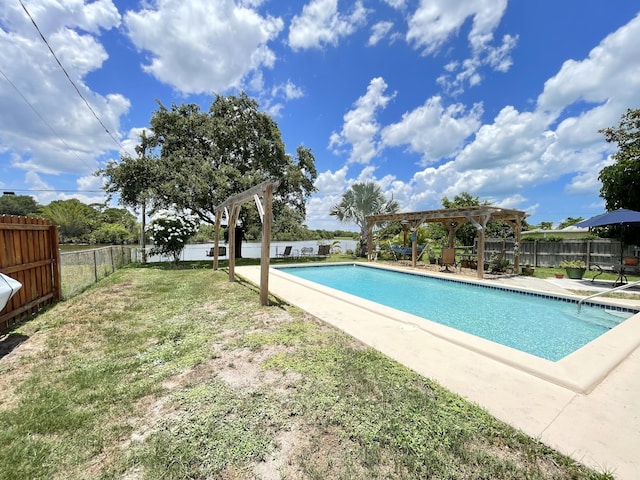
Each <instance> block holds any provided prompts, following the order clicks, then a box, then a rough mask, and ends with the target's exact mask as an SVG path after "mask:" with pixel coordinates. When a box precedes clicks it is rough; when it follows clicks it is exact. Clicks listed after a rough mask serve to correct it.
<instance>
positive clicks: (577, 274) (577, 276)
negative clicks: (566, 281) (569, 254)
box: [560, 260, 587, 280]
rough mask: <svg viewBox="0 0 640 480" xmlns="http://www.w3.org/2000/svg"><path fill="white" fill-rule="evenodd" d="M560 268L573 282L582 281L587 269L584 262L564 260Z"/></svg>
mask: <svg viewBox="0 0 640 480" xmlns="http://www.w3.org/2000/svg"><path fill="white" fill-rule="evenodd" d="M560 267H561V268H564V270H565V271H566V272H567V277H568V278H571V279H573V280H582V277H583V276H584V272H586V271H587V267H586V265H585V263H584V262H583V261H582V260H563V261H562V262H561V263H560Z"/></svg>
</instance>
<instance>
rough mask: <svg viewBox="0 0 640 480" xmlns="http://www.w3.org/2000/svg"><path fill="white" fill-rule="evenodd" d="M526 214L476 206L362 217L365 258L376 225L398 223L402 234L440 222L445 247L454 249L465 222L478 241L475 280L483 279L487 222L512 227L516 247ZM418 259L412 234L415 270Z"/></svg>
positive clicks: (370, 257) (516, 259)
mask: <svg viewBox="0 0 640 480" xmlns="http://www.w3.org/2000/svg"><path fill="white" fill-rule="evenodd" d="M525 217H526V213H525V212H523V211H520V210H510V209H506V208H499V207H490V206H478V207H463V208H447V209H443V210H425V211H422V212H406V213H388V214H382V215H369V216H367V217H365V220H366V222H367V229H368V245H367V249H368V259H369V261H371V259H372V253H373V228H374V226H375V225H376V224H377V223H380V222H400V223H401V224H402V228H403V229H404V231H405V233H406V232H408V231H410V232H415V231H416V229H417V228H418V227H419V226H420V225H422V224H423V223H430V222H440V223H442V224H443V225H444V226H445V227H446V229H447V231H448V232H449V238H448V247H449V248H454V236H455V233H456V231H457V230H458V229H459V228H460V227H461V226H462V225H464V224H465V223H467V222H470V223H472V224H473V225H474V226H475V227H476V229H477V238H478V278H483V277H484V268H483V266H484V238H485V230H486V228H487V223H488V222H489V221H490V220H493V221H503V222H505V223H507V224H509V225H510V226H511V228H513V231H514V233H515V241H516V244H517V245H519V244H520V233H521V231H522V220H524V218H525ZM417 256H418V242H417V239H416V236H415V235H412V236H411V265H412V266H413V268H415V267H416V262H417ZM514 266H515V269H516V271H518V267H519V257H518V255H516V256H515V259H514Z"/></svg>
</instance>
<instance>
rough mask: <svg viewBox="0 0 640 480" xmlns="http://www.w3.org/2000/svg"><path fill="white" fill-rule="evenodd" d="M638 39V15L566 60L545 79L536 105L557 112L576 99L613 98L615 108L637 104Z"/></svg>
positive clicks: (639, 80) (639, 81)
mask: <svg viewBox="0 0 640 480" xmlns="http://www.w3.org/2000/svg"><path fill="white" fill-rule="evenodd" d="M638 38H640V15H638V16H636V17H635V18H634V19H633V20H631V21H630V22H629V23H628V24H626V25H624V26H623V27H621V28H619V29H618V30H617V31H615V32H613V33H611V34H610V35H608V36H607V37H606V38H605V39H604V40H603V41H602V42H601V43H600V45H598V46H597V47H595V48H594V49H592V50H591V52H589V56H588V57H587V58H586V59H584V60H582V61H576V60H567V61H566V62H565V63H564V64H563V65H562V68H561V69H560V71H559V72H558V73H557V74H556V75H554V76H553V77H551V78H550V79H549V80H547V81H546V83H545V85H544V91H543V92H542V93H541V94H540V96H539V97H538V108H540V109H543V110H549V111H552V112H559V111H561V110H562V109H564V108H566V107H567V106H568V105H571V104H573V103H574V102H577V101H584V102H591V103H604V102H610V101H612V100H613V101H614V102H615V103H616V109H617V110H619V109H620V107H621V106H623V108H627V107H629V106H632V105H637V103H638V95H637V92H638V90H639V89H640V63H639V62H638V59H637V56H638V55H637V47H636V44H637V42H638Z"/></svg>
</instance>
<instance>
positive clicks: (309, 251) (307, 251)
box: [300, 247, 313, 257]
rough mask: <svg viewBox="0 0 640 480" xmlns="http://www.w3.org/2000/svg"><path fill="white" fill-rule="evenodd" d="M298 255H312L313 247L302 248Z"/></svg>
mask: <svg viewBox="0 0 640 480" xmlns="http://www.w3.org/2000/svg"><path fill="white" fill-rule="evenodd" d="M300 255H302V256H303V257H308V256H310V255H313V247H302V248H301V249H300Z"/></svg>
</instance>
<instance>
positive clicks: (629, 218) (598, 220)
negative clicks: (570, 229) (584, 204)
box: [575, 208, 640, 228]
mask: <svg viewBox="0 0 640 480" xmlns="http://www.w3.org/2000/svg"><path fill="white" fill-rule="evenodd" d="M634 224H639V225H640V212H636V211H635V210H627V209H626V208H619V209H618V210H613V211H611V212H607V213H602V214H600V215H596V216H595V217H591V218H588V219H587V220H583V221H581V222H578V223H576V224H575V226H576V227H582V228H586V227H604V226H606V225H621V226H624V225H634Z"/></svg>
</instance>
